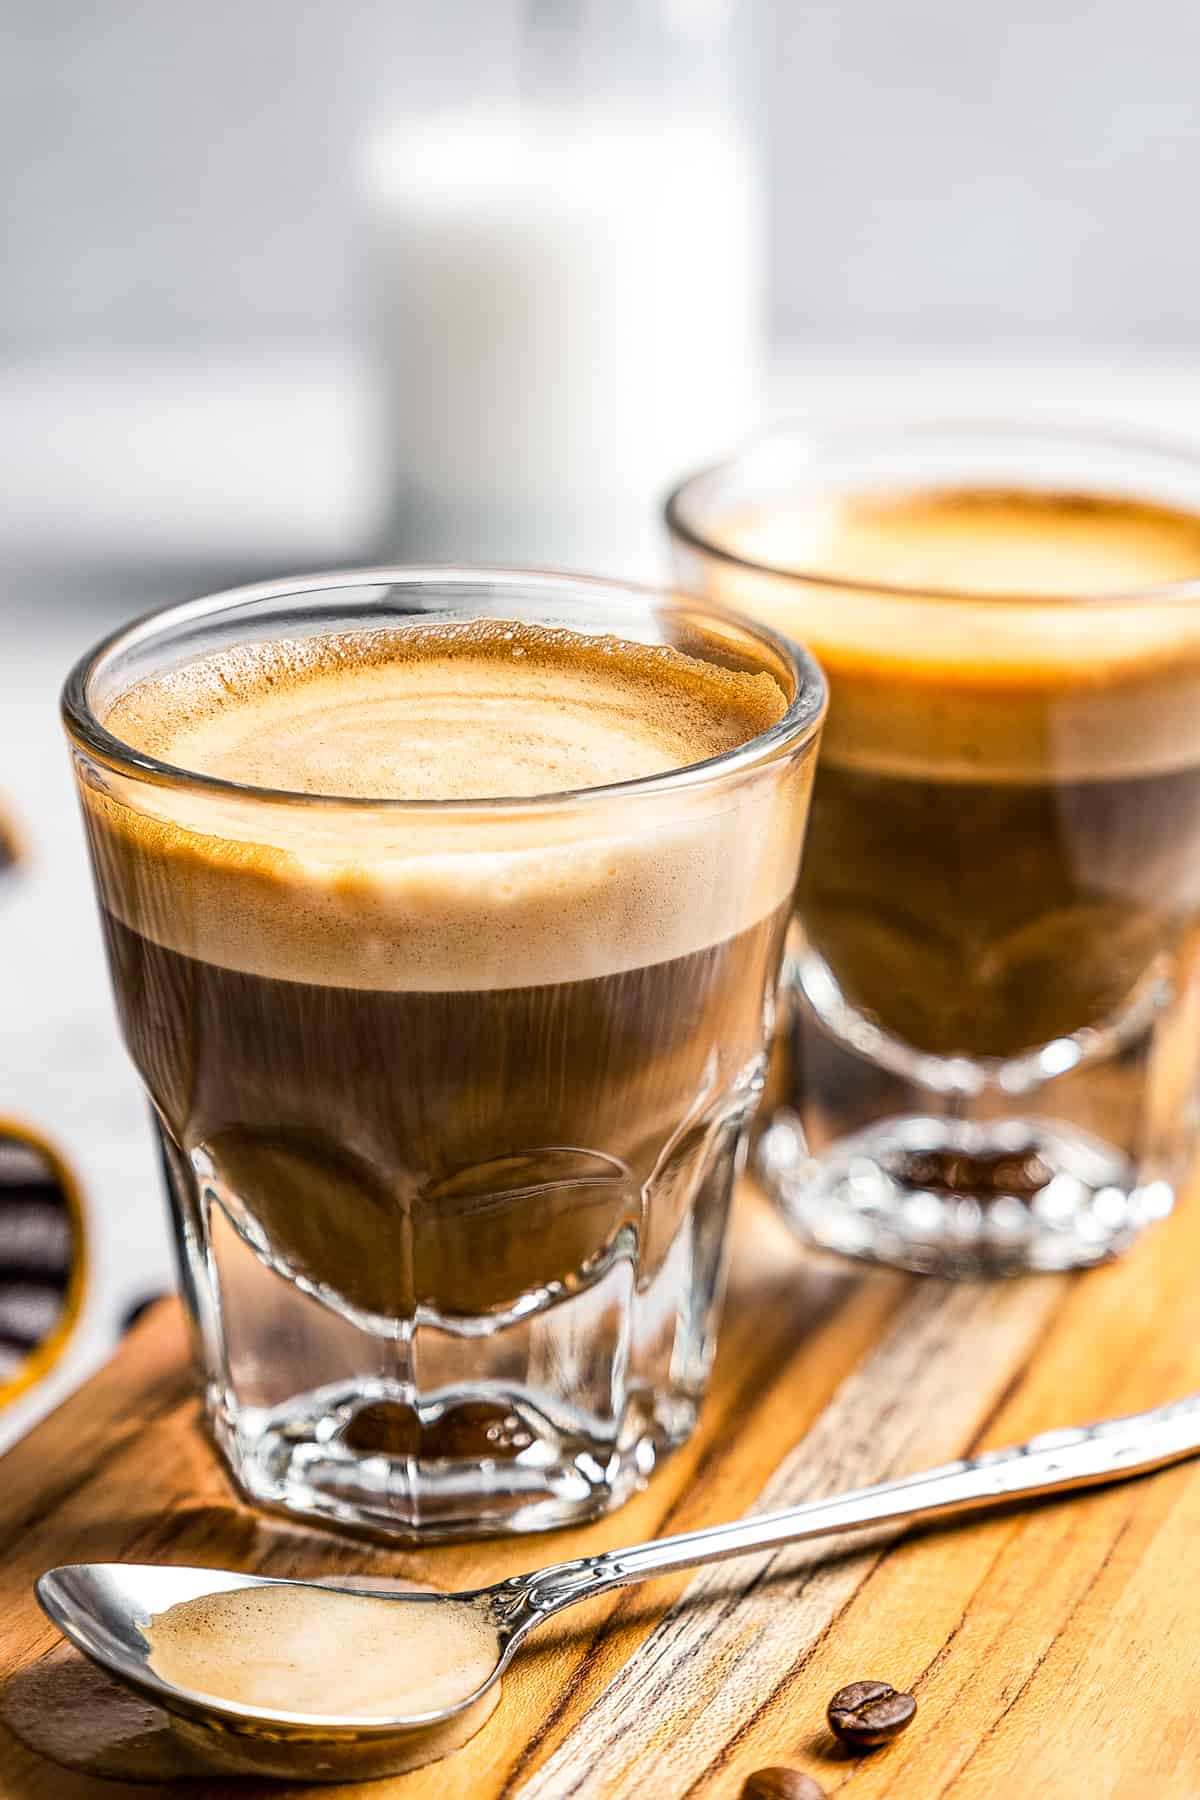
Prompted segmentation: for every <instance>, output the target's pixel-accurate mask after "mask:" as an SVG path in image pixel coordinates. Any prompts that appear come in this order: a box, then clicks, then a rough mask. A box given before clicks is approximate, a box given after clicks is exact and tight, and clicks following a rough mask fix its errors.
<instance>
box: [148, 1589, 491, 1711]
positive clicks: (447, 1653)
mask: <svg viewBox="0 0 1200 1800" xmlns="http://www.w3.org/2000/svg"><path fill="white" fill-rule="evenodd" d="M144 1631H145V1637H146V1640H147V1642H148V1644H149V1646H150V1658H149V1663H150V1668H151V1669H152V1670H153V1671H154V1673H155V1674H156V1675H157V1676H159V1677H160V1679H161V1680H163V1681H167V1682H170V1683H171V1684H172V1685H173V1686H175V1687H180V1688H187V1689H190V1690H191V1691H192V1692H193V1693H197V1694H203V1695H204V1696H206V1697H207V1698H208V1699H210V1700H214V1701H216V1702H218V1703H221V1702H224V1703H226V1704H229V1703H233V1704H235V1705H238V1706H245V1707H249V1708H252V1709H254V1710H256V1711H267V1712H287V1713H303V1714H307V1715H309V1716H311V1717H323V1718H329V1717H330V1716H332V1715H338V1716H340V1717H352V1718H356V1719H379V1720H382V1719H397V1718H412V1717H416V1716H418V1715H420V1714H422V1713H431V1712H441V1711H443V1710H444V1709H445V1708H446V1707H450V1706H456V1705H457V1704H458V1703H459V1701H462V1700H465V1699H467V1697H468V1696H469V1695H470V1694H473V1693H474V1692H475V1691H476V1689H477V1688H479V1687H481V1686H482V1685H483V1683H484V1682H485V1681H486V1680H487V1678H488V1676H489V1675H490V1674H491V1673H492V1671H493V1669H494V1668H495V1667H496V1664H497V1663H498V1662H499V1660H500V1639H499V1636H498V1634H497V1632H496V1630H495V1628H494V1627H493V1626H492V1625H490V1624H489V1623H488V1621H487V1620H486V1619H485V1618H483V1617H482V1616H481V1615H480V1614H479V1613H478V1612H476V1611H475V1609H474V1608H473V1607H471V1606H467V1605H465V1604H463V1603H461V1602H458V1601H452V1600H446V1601H434V1602H422V1601H420V1600H416V1599H412V1600H409V1599H406V1598H404V1597H397V1598H395V1599H386V1600H384V1599H374V1598H367V1597H363V1596H361V1595H355V1594H339V1593H335V1592H333V1591H331V1590H330V1589H328V1588H321V1587H303V1586H292V1585H290V1584H288V1583H281V1584H280V1585H279V1586H278V1587H274V1586H271V1587H245V1588H233V1589H231V1590H230V1591H229V1592H227V1593H217V1594H205V1595H202V1596H201V1597H200V1598H198V1599H195V1600H184V1601H181V1602H180V1603H179V1604H178V1605H176V1606H172V1607H168V1608H167V1610H166V1611H165V1612H162V1613H159V1614H158V1615H157V1616H156V1617H155V1618H154V1619H152V1620H151V1622H150V1624H149V1625H147V1626H146V1627H145V1628H144Z"/></svg>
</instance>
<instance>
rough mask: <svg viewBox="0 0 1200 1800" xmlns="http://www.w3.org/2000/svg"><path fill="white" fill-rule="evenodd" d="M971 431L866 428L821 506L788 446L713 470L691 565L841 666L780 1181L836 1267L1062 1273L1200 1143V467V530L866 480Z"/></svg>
mask: <svg viewBox="0 0 1200 1800" xmlns="http://www.w3.org/2000/svg"><path fill="white" fill-rule="evenodd" d="M867 437H868V439H869V434H867ZM927 438H928V439H930V440H936V433H933V432H930V433H929V434H927ZM947 442H948V447H941V448H935V450H934V451H933V452H932V453H931V451H930V449H929V442H928V441H927V439H926V438H923V437H922V436H921V435H920V434H914V436H913V437H912V438H911V439H910V440H909V441H908V443H907V446H905V445H904V444H903V442H902V441H901V440H900V439H899V438H896V439H892V438H888V437H886V436H885V437H883V438H881V439H880V440H879V441H878V442H876V441H875V440H869V442H867V447H866V448H865V449H863V450H862V451H861V452H860V454H861V455H862V458H863V468H864V475H863V479H862V480H861V481H860V482H858V483H853V482H851V481H849V480H848V479H847V474H846V468H845V466H844V465H843V466H841V467H840V468H839V469H838V471H837V473H836V474H834V473H833V472H832V471H831V474H830V479H829V481H828V483H827V484H826V485H824V486H823V485H822V484H821V482H820V471H819V467H818V461H817V460H814V458H813V457H812V456H811V454H807V453H806V454H800V453H797V455H796V457H795V459H794V461H795V469H796V483H795V487H794V489H792V490H791V491H789V492H786V493H782V494H777V496H776V497H774V498H771V499H769V500H761V501H758V502H751V501H749V500H748V498H747V495H748V493H749V492H750V491H751V490H752V489H753V486H754V481H753V476H752V473H751V471H752V468H753V464H752V463H751V462H749V461H748V462H747V463H746V464H745V465H744V466H743V465H736V464H735V465H730V466H729V471H728V472H716V473H715V474H714V475H713V476H710V477H704V476H701V477H698V478H696V480H695V481H694V482H693V483H691V484H688V485H687V486H685V487H684V488H683V489H681V490H680V493H679V494H678V495H677V496H676V498H675V500H674V501H673V503H672V516H673V519H674V522H675V524H676V527H677V554H678V557H679V562H680V567H681V570H682V572H683V573H684V574H685V576H686V578H687V579H688V580H689V582H691V583H694V584H702V585H703V586H704V588H705V589H706V590H707V591H708V592H711V593H713V594H714V595H716V596H718V597H719V598H721V599H723V600H725V601H726V602H728V603H730V604H734V605H737V606H740V607H743V608H744V609H745V610H746V611H747V612H750V613H753V614H755V615H756V616H758V617H760V618H762V619H764V620H765V621H766V622H767V623H769V624H771V625H774V626H775V627H776V628H777V629H780V630H783V631H785V632H788V633H790V634H791V635H793V636H796V637H799V638H802V639H803V641H805V642H807V643H808V644H810V645H811V646H812V648H813V650H814V652H815V654H816V655H817V656H818V657H819V658H820V659H821V662H822V664H823V666H824V668H825V670H826V673H827V675H828V677H829V686H830V711H829V721H828V724H827V726H826V730H825V735H824V740H823V743H822V748H821V764H820V770H819V773H818V777H817V783H816V789H815V793H814V797H813V809H812V821H811V827H810V837H809V843H808V851H807V854H806V857H805V864H804V868H803V870H802V873H801V878H800V882H799V885H798V889H797V898H796V922H795V927H794V930H793V934H792V937H791V940H790V951H789V958H788V967H789V970H790V973H791V980H790V982H789V992H790V995H791V996H792V1001H791V1004H790V1006H789V1022H788V1025H787V1027H786V1029H784V1030H783V1031H782V1032H781V1034H780V1039H779V1044H778V1049H777V1056H776V1060H775V1064H774V1067H773V1072H772V1078H771V1093H772V1100H773V1105H772V1107H771V1108H770V1109H766V1108H764V1114H763V1118H764V1122H765V1121H766V1120H767V1119H773V1120H774V1121H775V1125H774V1126H772V1128H771V1129H769V1130H767V1132H766V1135H765V1137H764V1142H763V1158H764V1166H765V1167H766V1168H767V1171H768V1176H769V1179H770V1182H771V1184H772V1185H773V1186H774V1187H775V1188H776V1191H779V1192H783V1193H785V1194H786V1195H787V1196H788V1197H789V1205H790V1207H791V1210H792V1211H793V1214H794V1216H796V1217H797V1218H798V1219H799V1220H800V1222H801V1224H802V1227H803V1229H804V1230H805V1232H806V1233H807V1234H808V1235H810V1236H812V1237H815V1238H817V1239H818V1240H819V1241H820V1242H822V1243H825V1244H829V1245H831V1246H832V1247H835V1248H839V1249H845V1250H854V1251H859V1252H862V1253H864V1254H868V1255H878V1256H881V1257H883V1258H885V1259H888V1260H900V1261H904V1262H906V1263H908V1264H910V1265H911V1266H916V1267H919V1268H930V1269H940V1270H946V1271H948V1272H950V1271H954V1270H961V1271H963V1272H972V1271H975V1270H978V1269H980V1268H981V1267H989V1268H995V1267H1004V1268H1021V1267H1026V1266H1030V1265H1031V1264H1038V1265H1040V1266H1063V1265H1065V1264H1071V1263H1076V1262H1086V1261H1089V1260H1095V1258H1096V1257H1097V1256H1098V1255H1102V1254H1104V1253H1105V1251H1106V1250H1108V1249H1109V1248H1111V1247H1113V1246H1114V1245H1116V1244H1118V1243H1120V1242H1121V1241H1125V1240H1127V1237H1128V1235H1129V1234H1130V1233H1131V1231H1132V1229H1133V1228H1135V1227H1136V1225H1137V1224H1138V1223H1139V1222H1141V1221H1142V1220H1143V1219H1144V1218H1146V1217H1152V1216H1155V1215H1156V1213H1161V1211H1163V1210H1165V1209H1166V1207H1168V1206H1169V1204H1170V1192H1171V1189H1172V1187H1173V1186H1174V1184H1175V1183H1176V1182H1177V1180H1178V1179H1179V1177H1180V1174H1181V1172H1182V1169H1183V1167H1184V1165H1185V1163H1186V1157H1187V1154H1188V1148H1189V1145H1190V1143H1191V1137H1192V1131H1191V1126H1190V1123H1189V1121H1190V1113H1189V1111H1188V1109H1187V1106H1186V1103H1185V1088H1186V1084H1187V1080H1188V1076H1187V1074H1186V1071H1187V1069H1189V1068H1190V1066H1191V1063H1192V1060H1193V1055H1194V1045H1193V1044H1192V1043H1191V1041H1190V1037H1189V1035H1188V1034H1189V1033H1190V1031H1191V1027H1190V1024H1189V1020H1190V1016H1191V1015H1190V1010H1189V1004H1188V1003H1187V994H1188V993H1189V991H1190V986H1191V981H1192V967H1193V962H1194V956H1193V950H1192V946H1193V943H1194V940H1195V938H1196V932H1195V924H1196V918H1197V911H1198V908H1200V727H1198V724H1197V721H1198V720H1200V585H1198V586H1196V587H1194V588H1192V589H1189V585H1188V584H1191V583H1200V478H1197V477H1196V476H1195V474H1194V472H1193V471H1190V468H1189V466H1187V465H1186V464H1185V466H1184V468H1183V474H1188V473H1191V474H1192V491H1193V492H1194V493H1195V494H1196V497H1197V506H1196V509H1195V510H1192V509H1191V508H1190V507H1189V506H1188V505H1185V504H1183V503H1181V502H1180V503H1176V501H1175V500H1173V499H1172V500H1170V501H1169V502H1168V501H1167V500H1164V499H1162V498H1160V497H1159V495H1158V493H1157V492H1156V489H1155V486H1154V480H1153V477H1150V478H1145V479H1144V483H1143V485H1144V486H1145V488H1146V489H1148V492H1143V491H1142V489H1141V487H1140V486H1139V485H1138V484H1137V483H1134V482H1131V483H1130V488H1129V491H1125V489H1124V488H1123V486H1120V485H1118V486H1117V487H1116V488H1115V490H1114V491H1112V492H1105V491H1103V490H1102V489H1097V490H1096V491H1091V490H1090V489H1088V488H1084V487H1080V488H1076V487H1074V486H1069V485H1065V484H1064V485H1052V484H1049V483H1047V484H1046V485H1044V486H1043V485H1035V484H1034V483H1033V482H1032V481H1031V482H1030V484H1029V485H1020V484H1019V483H1017V484H1014V483H1011V482H1003V483H1001V482H997V481H984V480H966V479H964V480H962V481H960V482H951V481H943V482H928V481H916V480H914V481H913V482H912V483H911V484H905V482H904V481H903V480H902V479H898V478H895V477H894V476H893V477H892V478H891V479H890V480H889V482H888V483H887V484H880V482H879V478H878V475H877V474H876V475H875V476H873V477H869V476H868V474H867V473H866V471H867V470H868V469H869V468H870V467H871V463H872V457H874V462H875V467H876V469H877V468H878V467H879V466H881V465H886V464H888V463H890V465H891V467H892V468H893V469H895V468H896V467H898V466H901V465H902V464H903V461H904V457H903V454H902V451H903V450H904V449H905V448H907V451H908V454H909V460H910V463H911V464H912V465H913V466H917V465H918V464H919V463H920V461H921V458H922V457H923V456H924V457H925V459H926V461H929V460H930V457H931V455H933V456H938V457H939V458H940V461H941V463H942V465H943V466H947V467H948V466H952V465H953V463H954V462H955V460H956V458H957V460H958V461H959V462H961V463H965V462H967V461H969V457H970V454H971V448H972V444H973V440H969V439H967V438H964V439H961V440H960V439H953V438H950V439H948V440H947ZM881 446H882V447H881ZM973 447H974V450H975V451H976V452H978V456H979V463H980V466H981V467H986V466H987V465H988V464H989V462H990V463H992V465H993V466H995V465H996V464H997V463H998V462H1000V461H1002V460H1003V459H1004V458H1005V457H1006V456H1007V457H1008V459H1009V462H1010V464H1011V462H1012V460H1013V459H1012V454H1011V449H1010V447H1009V446H1008V445H1007V443H1006V442H1005V441H1000V443H999V447H997V444H996V443H995V442H991V441H987V442H986V443H985V444H984V446H983V448H982V449H980V448H979V445H978V444H975V445H974V446H973ZM1037 448H1040V449H1041V451H1042V453H1043V455H1044V457H1045V459H1046V462H1047V466H1051V459H1052V458H1053V459H1057V462H1058V463H1059V464H1060V465H1061V464H1063V463H1064V460H1065V458H1066V449H1065V448H1064V445H1063V444H1062V443H1060V442H1058V441H1052V442H1051V443H1050V445H1049V447H1048V448H1047V447H1045V446H1038V447H1037ZM1033 454H1034V452H1033V451H1030V455H1031V457H1032V455H1033ZM1165 460H1166V461H1167V463H1168V464H1169V468H1168V474H1169V476H1170V480H1171V482H1173V483H1174V485H1175V490H1176V491H1179V489H1180V486H1181V470H1180V468H1179V467H1178V466H1176V465H1175V464H1174V463H1172V462H1171V460H1170V459H1169V458H1167V459H1165ZM773 466H775V467H776V469H777V467H778V464H777V463H776V465H773ZM1157 472H1159V473H1161V471H1157ZM722 480H724V491H725V492H726V493H727V494H728V500H727V501H725V502H724V503H723V502H722V500H721V499H720V497H719V492H720V489H721V485H722ZM1163 480H1164V486H1165V487H1166V489H1167V492H1168V493H1170V491H1171V487H1170V484H1169V483H1168V482H1167V480H1166V477H1164V478H1163ZM714 490H716V491H715V492H714ZM689 508H690V509H691V510H689ZM698 508H699V509H700V510H702V511H703V512H704V514H705V516H704V517H703V518H702V519H700V520H699V521H698V519H697V510H696V509H698Z"/></svg>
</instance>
